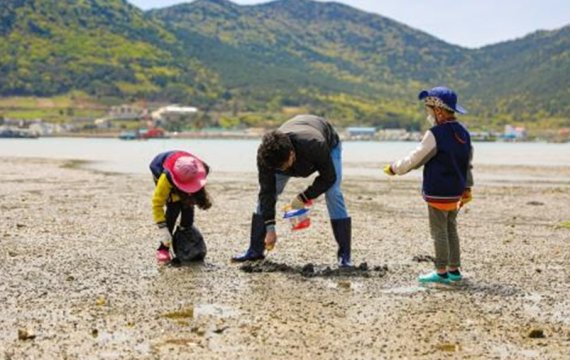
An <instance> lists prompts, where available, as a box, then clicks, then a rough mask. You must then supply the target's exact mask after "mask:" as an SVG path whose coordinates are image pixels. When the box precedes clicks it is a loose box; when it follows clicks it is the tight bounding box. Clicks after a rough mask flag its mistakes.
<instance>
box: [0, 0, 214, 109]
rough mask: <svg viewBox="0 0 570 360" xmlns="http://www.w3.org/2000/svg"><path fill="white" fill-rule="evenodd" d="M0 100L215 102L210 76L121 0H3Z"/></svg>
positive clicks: (164, 32)
mask: <svg viewBox="0 0 570 360" xmlns="http://www.w3.org/2000/svg"><path fill="white" fill-rule="evenodd" d="M0 19H1V27H0V35H1V36H2V41H1V42H0V76H1V77H2V82H0V95H4V96H14V95H19V96H22V95H36V96H53V95H56V94H62V93H67V92H69V91H72V90H84V91H87V92H88V93H89V94H91V95H93V96H98V97H101V96H106V97H107V96H113V97H131V96H133V97H140V96H145V97H149V98H155V97H172V98H180V100H183V99H188V98H190V97H191V96H192V97H194V96H197V97H200V98H208V97H212V98H216V97H217V90H218V89H217V88H216V76H215V74H213V73H211V72H210V71H208V69H206V68H205V67H204V66H202V65H201V64H200V63H199V62H198V61H196V60H195V59H192V58H188V57H185V56H179V55H180V53H181V50H180V48H179V45H178V41H177V39H176V38H175V37H174V36H173V35H172V34H170V33H169V32H168V31H167V30H165V29H164V28H163V26H162V25H160V24H158V23H156V22H154V21H152V20H149V19H147V18H146V17H145V14H144V13H143V12H142V11H141V10H139V9H137V8H135V7H134V6H132V5H130V4H128V3H127V2H126V1H123V0H77V1H76V0H64V1H61V0H3V1H2V2H1V3H0Z"/></svg>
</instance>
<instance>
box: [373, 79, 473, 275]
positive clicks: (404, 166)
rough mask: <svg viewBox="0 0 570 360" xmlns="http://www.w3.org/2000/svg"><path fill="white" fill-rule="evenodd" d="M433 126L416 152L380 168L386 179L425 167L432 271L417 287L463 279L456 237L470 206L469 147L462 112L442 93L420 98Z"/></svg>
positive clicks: (447, 93)
mask: <svg viewBox="0 0 570 360" xmlns="http://www.w3.org/2000/svg"><path fill="white" fill-rule="evenodd" d="M418 97H419V99H420V100H422V101H423V102H424V103H425V109H426V112H427V114H428V116H427V120H428V122H429V123H430V125H431V126H432V127H431V128H430V129H429V130H428V131H427V132H426V134H425V135H424V137H423V139H422V141H421V143H420V144H419V146H418V147H417V148H416V149H415V150H414V151H412V152H411V153H410V154H408V156H406V157H405V158H403V159H401V160H398V161H396V162H394V163H392V164H391V165H387V166H386V167H385V168H384V172H385V173H386V174H388V175H404V174H406V173H408V172H409V171H411V170H413V169H416V168H419V167H421V166H423V167H424V171H423V186H422V187H423V189H422V193H423V198H424V200H425V201H426V202H427V204H428V214H429V225H430V232H431V236H432V238H433V240H434V244H435V271H433V272H430V273H428V274H425V275H421V276H419V278H418V280H419V282H421V283H432V282H436V283H445V284H449V283H451V282H454V281H459V280H461V279H462V278H463V275H462V274H461V271H460V266H461V252H460V246H459V236H458V233H457V214H458V213H459V209H460V208H461V207H462V206H463V205H465V204H466V203H468V202H469V201H471V199H472V196H471V187H472V186H473V177H472V174H471V160H472V158H473V147H472V146H471V137H470V135H469V132H468V131H467V129H466V128H465V127H464V126H463V125H462V124H461V123H459V122H458V121H457V119H456V117H455V114H456V113H459V114H465V113H466V111H465V109H463V108H462V107H461V106H459V105H458V104H457V95H456V94H455V92H453V90H451V89H449V88H446V87H435V88H433V89H431V90H424V91H422V92H420V94H419V96H418Z"/></svg>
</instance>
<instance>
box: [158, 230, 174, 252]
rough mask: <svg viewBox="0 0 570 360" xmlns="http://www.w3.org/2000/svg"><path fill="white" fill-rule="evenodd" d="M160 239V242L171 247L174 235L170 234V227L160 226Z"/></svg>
mask: <svg viewBox="0 0 570 360" xmlns="http://www.w3.org/2000/svg"><path fill="white" fill-rule="evenodd" d="M158 240H159V241H160V243H161V244H162V245H164V246H166V247H168V248H169V247H170V245H171V243H172V235H170V231H168V227H166V226H163V227H159V228H158Z"/></svg>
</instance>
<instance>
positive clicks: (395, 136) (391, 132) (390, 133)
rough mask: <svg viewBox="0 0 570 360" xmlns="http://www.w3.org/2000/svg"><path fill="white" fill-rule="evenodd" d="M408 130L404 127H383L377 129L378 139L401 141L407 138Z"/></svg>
mask: <svg viewBox="0 0 570 360" xmlns="http://www.w3.org/2000/svg"><path fill="white" fill-rule="evenodd" d="M407 138H408V130H406V129H383V130H380V131H378V139H379V140H387V141H402V140H407Z"/></svg>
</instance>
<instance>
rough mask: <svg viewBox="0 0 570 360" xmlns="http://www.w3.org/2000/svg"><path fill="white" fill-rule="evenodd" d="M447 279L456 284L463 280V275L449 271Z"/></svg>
mask: <svg viewBox="0 0 570 360" xmlns="http://www.w3.org/2000/svg"><path fill="white" fill-rule="evenodd" d="M447 277H448V278H449V280H451V281H454V282H455V281H461V280H463V274H462V273H459V275H454V274H452V273H450V272H449V271H448V272H447Z"/></svg>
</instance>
